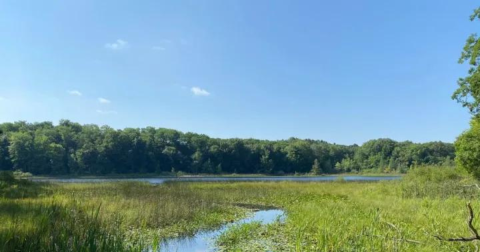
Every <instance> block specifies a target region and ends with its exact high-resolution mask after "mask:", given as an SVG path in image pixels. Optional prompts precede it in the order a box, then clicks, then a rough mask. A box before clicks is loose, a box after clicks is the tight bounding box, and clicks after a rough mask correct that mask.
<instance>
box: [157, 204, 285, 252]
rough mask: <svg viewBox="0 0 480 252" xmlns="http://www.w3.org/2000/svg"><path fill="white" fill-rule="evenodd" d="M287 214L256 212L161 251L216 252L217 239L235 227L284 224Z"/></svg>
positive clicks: (175, 240)
mask: <svg viewBox="0 0 480 252" xmlns="http://www.w3.org/2000/svg"><path fill="white" fill-rule="evenodd" d="M284 218H285V213H284V211H282V210H278V209H274V210H260V211H257V212H254V213H253V215H252V216H250V217H248V218H245V219H242V220H239V221H237V222H234V223H231V224H227V225H224V226H222V227H221V228H219V229H217V230H212V231H204V232H199V233H197V234H196V235H195V236H193V237H185V238H172V239H168V240H166V241H164V242H162V244H161V245H160V251H162V252H163V251H166V252H187V251H188V252H191V251H193V252H211V251H215V247H214V242H215V239H216V238H217V237H218V236H219V235H220V234H222V233H223V232H225V231H226V230H227V229H228V228H229V227H231V226H233V225H242V224H247V223H252V222H259V223H260V224H262V225H267V224H270V223H273V222H275V221H280V222H283V221H284Z"/></svg>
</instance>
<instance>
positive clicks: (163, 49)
mask: <svg viewBox="0 0 480 252" xmlns="http://www.w3.org/2000/svg"><path fill="white" fill-rule="evenodd" d="M166 49H167V48H165V47H163V46H153V47H152V50H154V51H165V50H166Z"/></svg>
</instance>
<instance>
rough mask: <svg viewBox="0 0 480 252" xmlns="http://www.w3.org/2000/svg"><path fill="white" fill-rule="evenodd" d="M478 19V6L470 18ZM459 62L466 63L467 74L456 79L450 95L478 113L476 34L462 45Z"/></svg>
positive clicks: (478, 41) (479, 79)
mask: <svg viewBox="0 0 480 252" xmlns="http://www.w3.org/2000/svg"><path fill="white" fill-rule="evenodd" d="M475 19H480V8H478V9H476V10H475V11H474V13H473V15H472V16H470V20H471V21H474V20H475ZM459 63H460V64H464V63H468V64H469V65H470V69H469V70H468V76H467V77H464V78H460V79H459V80H458V86H459V87H458V88H457V90H455V92H454V93H453V95H452V99H454V100H457V102H459V103H460V104H462V106H464V107H467V108H468V109H469V110H470V112H471V113H472V114H474V115H477V114H478V113H480V66H479V63H480V39H479V38H478V36H477V34H472V35H470V37H468V39H467V42H466V44H465V46H464V47H463V51H462V55H461V56H460V59H459Z"/></svg>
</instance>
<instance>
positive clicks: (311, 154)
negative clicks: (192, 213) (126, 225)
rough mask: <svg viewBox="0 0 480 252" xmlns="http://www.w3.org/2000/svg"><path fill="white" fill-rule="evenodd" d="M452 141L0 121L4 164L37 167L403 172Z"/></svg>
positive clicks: (49, 170) (449, 154)
mask: <svg viewBox="0 0 480 252" xmlns="http://www.w3.org/2000/svg"><path fill="white" fill-rule="evenodd" d="M453 159H454V147H453V145H452V144H450V143H442V142H430V143H422V144H417V143H412V142H396V141H393V140H390V139H378V140H371V141H368V142H366V143H364V144H363V145H361V146H358V145H350V146H346V145H338V144H330V143H327V142H325V141H317V140H309V139H305V140H302V139H297V138H290V139H288V140H280V141H267V140H256V139H217V138H210V137H208V136H206V135H201V134H194V133H182V132H180V131H176V130H172V129H164V128H153V127H147V128H142V129H134V128H126V129H123V130H117V129H113V128H111V127H108V126H101V127H100V126H97V125H80V124H78V123H74V122H71V121H68V120H61V121H60V122H59V124H58V125H54V124H53V123H51V122H41V123H27V122H23V121H20V122H15V123H3V124H0V170H22V171H24V172H30V173H32V174H35V175H41V174H43V175H62V174H74V175H88V174H91V175H105V174H128V173H166V172H186V173H193V174H196V173H211V174H220V173H238V174H246V173H263V174H278V175H280V174H293V173H315V174H322V173H339V172H361V171H370V172H405V171H407V170H408V169H409V168H410V167H412V166H416V165H453Z"/></svg>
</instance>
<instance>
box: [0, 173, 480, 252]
mask: <svg viewBox="0 0 480 252" xmlns="http://www.w3.org/2000/svg"><path fill="white" fill-rule="evenodd" d="M471 183H472V181H469V180H468V179H466V178H465V177H462V176H459V175H457V173H455V172H453V171H452V170H450V169H442V170H438V169H437V168H436V169H432V168H425V169H423V170H420V169H418V170H417V171H414V172H412V173H411V174H409V175H407V176H406V177H405V178H404V179H403V180H402V181H385V182H379V183H362V182H348V183H346V182H341V181H339V182H328V183H296V182H234V183H232V182H210V183H209V182H202V183H197V182H195V183H193V182H192V183H165V184H161V185H149V184H143V183H131V182H128V183H125V182H122V183H103V184H33V183H30V182H28V181H14V182H9V183H4V182H3V183H2V184H1V186H0V191H1V192H2V194H1V195H0V196H1V197H2V198H1V199H0V222H1V223H2V225H0V246H2V247H0V251H67V250H68V251H142V249H145V248H146V247H147V246H150V245H151V244H154V243H158V241H160V240H162V239H164V238H166V237H175V236H181V235H189V234H193V233H195V232H196V231H198V230H202V229H211V228H215V227H217V226H219V225H221V224H223V223H226V222H231V221H233V220H236V219H239V218H242V217H243V216H244V215H245V214H246V213H247V212H248V211H249V210H248V209H247V208H245V207H244V206H251V205H253V206H255V205H263V206H272V207H277V208H282V209H284V210H285V211H286V212H287V214H288V217H287V218H286V221H285V222H284V223H275V224H271V225H266V226H263V225H259V224H257V223H253V224H248V225H244V226H239V227H236V228H232V229H230V230H228V231H227V232H226V233H224V234H223V235H222V236H221V237H220V238H219V240H218V241H217V245H218V246H219V247H221V248H223V249H224V250H225V251H266V250H272V251H458V250H460V251H468V250H471V251H473V250H474V244H471V243H448V242H441V241H438V240H437V239H435V238H434V235H443V236H447V237H458V236H469V231H468V229H467V226H466V224H465V220H466V216H467V212H466V208H465V203H466V202H467V201H469V200H471V201H472V206H473V208H474V209H476V210H477V213H478V212H480V202H477V201H476V199H478V196H480V195H479V191H478V190H477V189H475V188H474V187H465V186H464V185H467V184H471ZM478 224H480V222H479V223H478ZM474 225H477V220H475V222H474Z"/></svg>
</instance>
